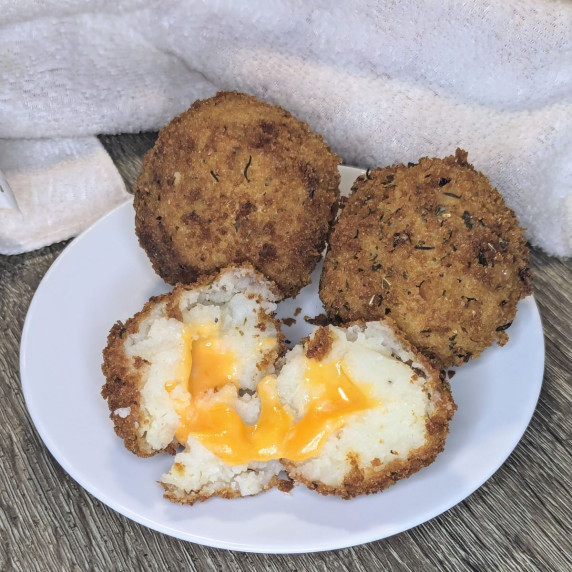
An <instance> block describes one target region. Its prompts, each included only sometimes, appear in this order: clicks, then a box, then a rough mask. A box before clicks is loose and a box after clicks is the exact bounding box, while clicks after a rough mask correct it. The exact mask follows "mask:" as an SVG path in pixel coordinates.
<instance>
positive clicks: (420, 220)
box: [320, 149, 532, 366]
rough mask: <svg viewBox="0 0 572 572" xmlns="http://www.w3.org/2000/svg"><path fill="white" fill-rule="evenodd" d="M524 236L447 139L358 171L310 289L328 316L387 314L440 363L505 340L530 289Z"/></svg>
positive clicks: (457, 360)
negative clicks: (401, 159) (438, 152)
mask: <svg viewBox="0 0 572 572" xmlns="http://www.w3.org/2000/svg"><path fill="white" fill-rule="evenodd" d="M528 257H529V252H528V246H527V244H526V240H525V238H524V236H523V231H522V229H521V228H520V226H519V224H518V221H517V219H516V217H515V215H514V213H513V211H512V210H511V209H509V208H508V207H507V206H506V205H505V204H504V201H503V199H502V197H501V195H500V193H499V192H498V191H497V190H496V189H494V188H493V187H491V185H490V183H489V181H488V179H487V178H486V177H485V175H483V174H482V173H480V172H478V171H476V170H475V169H474V167H473V166H472V165H470V164H469V163H468V162H467V153H466V152H465V151H462V150H461V149H457V151H456V153H455V155H454V156H450V157H447V158H445V159H429V158H426V157H425V158H423V159H420V160H419V163H418V164H412V163H410V164H409V165H407V166H406V165H393V166H391V167H385V168H380V169H376V170H373V171H368V172H367V174H365V175H363V176H360V177H359V178H358V179H357V180H356V182H355V183H354V185H353V187H352V193H351V195H350V197H349V198H348V200H347V203H346V204H345V205H344V206H343V210H342V211H341V213H340V215H339V217H338V220H337V222H336V224H335V227H334V230H333V232H332V235H331V239H330V245H329V251H328V253H327V255H326V259H325V263H324V271H323V273H322V276H321V282H320V298H321V299H322V301H323V303H324V306H325V308H326V311H327V312H328V315H329V316H330V317H331V318H333V319H336V320H341V321H351V320H374V319H378V318H380V317H383V316H386V315H388V314H389V315H390V316H391V317H392V318H393V320H394V321H395V322H396V323H397V325H398V326H399V328H401V329H402V330H403V332H404V333H405V335H406V336H407V338H408V339H409V341H410V342H411V343H412V344H413V345H415V346H416V347H418V348H419V349H420V350H421V351H423V352H424V353H425V354H426V355H428V356H430V357H431V358H433V359H436V360H437V361H438V362H440V364H441V365H443V366H451V365H460V364H462V363H464V362H466V361H468V360H469V359H470V358H472V357H476V356H478V355H479V354H480V353H481V352H482V351H483V350H484V349H485V348H487V347H488V346H489V345H491V344H492V343H493V342H494V341H497V342H498V343H499V345H503V344H504V343H506V341H507V339H508V336H507V334H506V331H505V330H506V329H507V328H508V327H509V326H510V325H511V323H512V321H513V319H514V317H515V314H516V306H517V302H518V301H519V300H520V299H521V298H523V297H525V296H526V295H528V294H530V293H531V291H532V287H531V272H530V270H529V267H528Z"/></svg>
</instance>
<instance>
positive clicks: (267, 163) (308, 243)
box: [134, 92, 340, 297]
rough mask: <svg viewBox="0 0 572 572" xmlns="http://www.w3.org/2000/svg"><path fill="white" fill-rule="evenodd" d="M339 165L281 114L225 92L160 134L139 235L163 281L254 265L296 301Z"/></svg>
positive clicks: (326, 217)
mask: <svg viewBox="0 0 572 572" xmlns="http://www.w3.org/2000/svg"><path fill="white" fill-rule="evenodd" d="M339 162H340V159H339V157H338V156H337V155H335V154H334V153H332V152H331V151H330V149H329V147H328V146H327V144H326V143H325V142H324V140H323V139H322V137H321V136H319V135H317V134H315V133H313V132H312V131H311V130H310V128H309V127H308V126H307V125H306V124H305V123H303V122H301V121H299V120H297V119H296V118H295V117H293V116H292V115H291V114H290V113H289V112H287V111H285V110H284V109H282V108H280V107H278V106H273V105H269V104H267V103H264V102H261V101H258V100H257V99H255V98H254V97H251V96H248V95H245V94H241V93H236V92H221V93H218V94H217V95H216V96H215V97H212V98H210V99H206V100H202V101H197V102H195V103H194V104H193V105H192V106H191V108H190V109H189V110H187V111H186V112H184V113H182V114H181V115H179V116H178V117H176V118H175V119H173V120H172V121H171V122H170V123H169V124H168V125H167V126H166V127H165V128H164V129H163V130H162V131H161V132H160V133H159V138H158V140H157V142H156V144H155V146H154V147H153V149H151V151H150V152H149V153H148V154H147V156H146V157H145V160H144V163H143V170H142V172H141V175H140V176H139V178H138V180H137V183H136V185H135V200H134V206H135V211H136V217H135V229H136V233H137V235H138V237H139V243H140V244H141V246H142V247H143V249H144V250H145V251H146V252H147V254H148V256H149V258H150V260H151V263H152V264H153V267H154V269H155V271H156V272H157V274H159V275H160V276H161V277H162V278H163V279H164V280H165V281H166V282H168V283H170V284H175V283H177V282H182V283H192V282H194V281H196V280H197V279H198V277H199V276H200V275H202V274H211V273H213V272H216V271H218V270H219V269H221V268H223V267H225V266H230V265H233V264H239V263H243V262H250V263H251V264H252V265H253V266H254V267H255V268H256V269H257V270H258V271H260V272H261V273H262V274H264V275H265V276H266V277H267V278H269V279H271V280H273V281H274V282H276V284H277V285H278V287H279V289H280V290H281V292H282V294H283V295H284V296H285V297H286V296H293V295H295V294H297V293H298V292H299V290H300V289H301V288H302V287H303V286H305V285H306V284H308V283H309V281H310V274H311V272H312V270H313V269H314V267H315V265H316V264H317V262H318V260H319V259H320V256H321V252H322V250H323V249H324V247H325V243H326V239H327V236H328V232H329V227H330V223H331V222H332V220H333V218H334V216H335V214H336V211H337V205H338V198H339V189H338V186H339V181H340V176H339V173H338V169H337V166H338V164H339Z"/></svg>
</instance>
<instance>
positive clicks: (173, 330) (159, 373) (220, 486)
mask: <svg viewBox="0 0 572 572" xmlns="http://www.w3.org/2000/svg"><path fill="white" fill-rule="evenodd" d="M277 298H278V292H277V290H276V289H275V287H274V285H273V284H271V283H269V282H267V281H266V280H265V279H264V278H263V277H262V276H261V275H260V274H258V273H256V272H255V271H254V270H253V269H252V268H247V267H244V268H236V269H227V270H223V271H222V272H221V273H220V275H218V276H215V277H203V278H201V280H200V281H199V282H198V283H197V284H194V285H193V286H192V287H191V286H182V285H178V286H176V287H175V289H174V290H173V291H172V292H171V293H169V294H164V295H162V296H158V297H155V298H152V299H151V300H150V301H149V302H148V303H147V304H146V305H145V306H144V308H143V309H142V311H141V312H139V313H138V314H136V315H135V316H134V317H133V318H131V319H129V320H127V322H126V323H125V324H122V323H121V322H118V323H117V324H116V325H115V326H114V327H113V328H112V330H111V332H110V334H109V337H108V344H107V347H106V348H105V350H104V352H103V358H104V362H103V366H102V369H103V373H104V375H105V377H106V383H105V385H104V386H103V390H102V395H103V397H104V398H105V399H106V400H107V403H108V406H109V409H110V411H111V414H110V417H111V419H112V421H113V423H114V427H115V431H116V433H117V434H118V435H119V437H121V438H122V439H123V440H124V443H125V446H126V447H127V449H129V450H130V451H132V452H133V453H135V454H136V455H138V456H141V457H149V456H151V455H154V454H156V453H159V452H165V451H166V452H169V453H172V454H174V453H176V452H177V449H178V448H180V447H183V448H184V449H183V450H182V451H181V452H179V453H177V455H176V457H175V460H174V463H173V467H172V468H171V470H170V471H169V472H168V473H167V474H165V475H163V477H162V479H161V483H162V485H163V487H164V489H165V496H166V497H167V498H169V499H170V500H173V501H176V502H180V503H186V504H193V503H194V502H196V501H199V500H205V499H207V498H209V497H210V496H212V495H217V496H222V497H225V498H232V497H237V496H246V495H252V494H257V493H258V492H261V491H263V490H266V489H268V488H272V487H274V486H279V485H280V480H279V479H278V476H277V475H278V473H279V472H280V471H281V470H282V467H281V465H280V462H279V461H278V460H275V461H270V462H267V463H256V462H253V463H245V464H241V465H234V466H229V465H228V464H226V463H225V462H224V461H222V460H221V459H219V458H217V457H216V456H215V455H214V454H213V453H212V452H211V451H209V450H207V449H206V448H205V447H203V446H202V445H201V443H200V442H199V441H198V440H197V439H196V438H195V437H193V436H189V437H188V438H187V436H186V435H185V432H184V423H185V421H184V420H185V418H186V415H187V406H188V405H189V404H191V402H193V401H194V402H198V400H205V399H206V400H208V399H213V398H214V396H215V395H218V394H219V393H221V392H222V391H226V393H227V394H228V395H227V397H228V399H229V401H230V402H232V403H233V406H234V408H235V409H236V410H237V411H239V412H240V414H241V415H242V416H243V417H244V418H245V419H246V420H247V421H248V422H250V423H252V422H254V420H255V419H256V417H257V415H258V412H259V404H258V403H257V402H256V400H253V399H252V396H251V394H250V393H248V391H249V390H254V389H255V388H256V385H257V383H258V382H259V381H260V379H261V378H262V377H263V376H264V375H266V374H268V373H272V372H274V364H275V362H276V360H277V358H278V357H279V356H280V355H281V354H282V353H283V351H284V349H285V348H284V345H283V341H282V335H281V333H280V329H279V323H278V322H277V321H276V320H275V319H274V317H273V312H274V310H275V307H276V304H275V301H276V299H277ZM219 379H223V380H224V383H225V385H226V384H227V382H228V386H226V387H219V386H218V385H216V382H218V380H219ZM243 392H244V394H243Z"/></svg>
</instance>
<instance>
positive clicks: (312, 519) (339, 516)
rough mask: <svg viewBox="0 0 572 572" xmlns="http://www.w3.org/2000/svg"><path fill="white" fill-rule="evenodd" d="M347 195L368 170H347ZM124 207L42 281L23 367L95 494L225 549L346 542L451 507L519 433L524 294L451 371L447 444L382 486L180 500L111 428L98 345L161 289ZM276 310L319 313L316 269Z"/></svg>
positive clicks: (530, 381)
mask: <svg viewBox="0 0 572 572" xmlns="http://www.w3.org/2000/svg"><path fill="white" fill-rule="evenodd" d="M341 172H342V190H343V191H344V192H346V193H347V192H348V190H349V187H350V186H351V183H352V182H353V180H354V179H355V177H356V176H357V175H358V174H360V173H361V172H362V171H359V170H357V169H352V168H348V167H342V168H341ZM133 219H134V215H133V207H132V205H131V204H130V203H127V204H124V205H122V206H121V207H119V208H118V209H116V210H115V211H113V212H112V213H110V214H109V215H107V216H106V217H104V218H103V219H101V220H100V221H99V222H97V223H96V224H95V225H94V226H93V227H91V228H90V229H89V230H88V231H86V232H85V233H84V234H83V235H82V236H80V237H79V238H77V239H76V240H74V241H73V242H72V243H71V244H70V245H69V246H68V248H66V250H65V251H64V252H63V253H62V254H61V255H60V257H59V258H58V259H57V260H56V262H55V263H54V264H53V266H52V267H51V268H50V270H49V271H48V272H47V274H46V276H45V277H44V279H43V280H42V283H41V284H40V286H39V288H38V290H37V292H36V294H35V296H34V299H33V300H32V303H31V305H30V309H29V311H28V316H27V318H26V323H25V325H24V331H23V334H22V343H21V353H20V368H21V378H22V387H23V391H24V396H25V399H26V403H27V406H28V410H29V412H30V415H31V417H32V419H33V421H34V423H35V425H36V428H37V430H38V432H39V434H40V436H41V437H42V439H43V440H44V442H45V444H46V446H47V447H48V449H49V450H50V451H51V453H52V454H53V455H54V457H55V458H56V459H57V461H58V462H59V463H60V464H61V465H62V467H63V468H64V469H65V470H66V471H67V472H68V473H69V474H70V475H71V476H72V477H73V478H74V479H75V480H76V481H77V482H78V483H79V484H80V485H81V486H82V487H84V488H85V489H86V490H87V491H89V492H90V493H91V494H93V495H94V496H95V497H97V498H98V499H99V500H101V501H102V502H104V503H105V504H107V505H108V506H110V507H111V508H113V509H115V510H116V511H118V512H120V513H121V514H123V515H125V516H127V517H128V518H131V519H133V520H135V521H137V522H139V523H141V524H144V525H146V526H148V527H150V528H153V529H155V530H158V531H160V532H163V533H165V534H169V535H172V536H175V537H177V538H181V539H184V540H189V541H192V542H196V543H200V544H205V545H209V546H217V547H221V548H228V549H233V550H244V551H251V552H267V553H286V552H311V551H317V550H328V549H335V548H343V547H346V546H353V545H356V544H360V543H364V542H369V541H372V540H377V539H381V538H385V537H387V536H390V535H392V534H396V533H398V532H402V531H404V530H407V529H409V528H411V527H413V526H416V525H418V524H420V523H422V522H425V521H427V520H429V519H431V518H433V517H435V516H437V515H438V514H440V513H442V512H443V511H445V510H447V509H449V508H450V507H452V506H454V505H455V504H457V503H458V502H460V501H461V500H463V499H464V498H466V497H467V496H468V495H469V494H471V493H472V492H473V491H474V490H475V489H477V488H478V487H479V486H480V485H481V484H482V483H484V482H485V481H486V480H487V479H488V478H489V477H490V476H491V475H492V474H493V473H494V472H495V471H496V470H497V469H498V468H499V467H500V465H501V464H502V463H503V462H504V461H505V459H506V458H507V457H508V455H509V454H510V453H511V451H512V450H513V449H514V447H515V446H516V444H517V443H518V441H519V440H520V438H521V436H522V434H523V433H524V431H525V429H526V427H527V425H528V423H529V421H530V418H531V416H532V413H533V411H534V408H535V406H536V402H537V399H538V395H539V392H540V387H541V384H542V375H543V369H544V340H543V336H542V326H541V322H540V316H539V314H538V309H537V307H536V304H535V302H534V299H533V298H532V297H528V298H527V299H525V300H523V301H521V303H520V305H519V308H518V314H517V318H516V320H515V321H514V324H513V325H512V326H511V328H510V329H509V331H508V333H509V336H510V341H509V342H508V344H507V345H506V346H505V347H503V348H499V347H492V348H489V349H488V350H487V351H486V352H485V353H484V354H483V355H482V356H481V357H480V358H478V359H476V360H474V361H472V362H470V363H469V364H467V365H465V366H463V367H461V368H459V369H458V372H457V374H456V375H455V377H454V378H453V379H452V381H451V383H452V387H453V394H454V398H455V401H456V402H457V404H458V411H457V413H456V415H455V418H454V420H453V422H452V424H451V432H450V435H449V437H448V439H447V446H446V450H445V452H444V453H442V454H441V455H439V457H438V458H437V460H436V461H435V463H433V464H432V465H431V466H430V467H427V468H425V469H423V470H421V471H420V472H419V473H417V474H415V475H414V476H412V477H411V478H409V479H406V480H404V481H400V482H399V483H397V484H396V485H395V486H393V487H391V488H390V489H388V490H386V491H384V492H382V493H379V494H376V495H370V496H365V497H361V498H356V499H354V500H351V501H344V500H341V499H338V498H334V497H324V496H321V495H319V494H317V493H315V492H311V491H309V490H306V489H305V488H304V487H296V488H295V489H294V490H293V491H292V493H291V494H284V493H281V492H279V491H276V490H274V491H270V492H268V493H266V494H262V495H259V496H256V497H252V498H243V499H236V500H232V501H228V500H223V499H211V500H209V501H207V502H204V503H199V504H197V505H195V506H192V507H189V506H180V505H176V504H173V503H171V502H169V501H167V500H164V499H163V497H162V488H161V487H160V486H159V485H158V484H157V480H158V478H159V477H160V475H161V474H162V473H163V472H165V471H167V470H168V468H169V467H170V464H171V462H172V457H170V456H169V455H158V456H155V457H153V458H150V459H141V458H138V457H136V456H135V455H133V454H131V453H130V452H129V451H127V450H126V449H125V448H124V446H123V442H122V441H121V440H120V439H119V438H118V437H116V435H115V433H114V432H113V428H112V423H111V421H110V419H109V416H108V415H109V414H108V409H107V404H106V403H105V402H104V400H103V399H102V398H101V396H100V389H101V386H102V384H103V382H104V379H103V375H102V373H101V361H102V358H101V352H102V349H103V347H104V346H105V345H106V337H107V333H108V331H109V329H110V328H111V326H112V325H113V324H114V322H116V321H117V320H122V321H125V320H126V319H127V318H129V317H130V316H132V315H133V314H134V313H135V312H137V311H138V310H139V309H140V308H141V307H142V306H143V304H144V303H145V302H146V301H147V300H148V298H149V297H150V296H152V295H155V294H159V293H161V292H164V291H167V290H168V289H169V288H168V287H167V286H166V285H165V284H164V283H163V282H162V281H161V279H160V278H158V277H157V276H156V275H155V273H154V272H153V270H152V268H151V265H150V263H149V261H148V259H147V256H146V255H145V253H144V252H143V251H142V250H141V249H140V248H139V246H138V243H137V239H136V237H135V233H134V229H133ZM318 272H319V270H317V271H316V272H315V273H314V280H313V286H309V287H307V288H305V289H304V290H303V291H302V293H301V294H299V295H298V297H297V298H296V299H293V300H287V301H285V302H283V303H282V305H281V308H280V312H279V315H280V316H287V315H291V313H293V312H294V310H295V309H296V308H298V307H300V308H302V311H301V312H300V314H299V316H298V318H297V323H296V324H295V325H294V326H292V327H291V328H287V332H286V337H287V338H289V339H291V340H292V341H293V342H295V341H296V340H297V339H298V338H299V337H300V336H301V335H305V334H306V333H307V332H308V325H307V324H306V323H305V322H304V321H303V319H302V318H303V316H304V315H309V316H314V315H316V314H319V313H321V312H322V308H321V304H320V302H319V299H318V298H317V294H316V290H317V277H318V276H319V274H318Z"/></svg>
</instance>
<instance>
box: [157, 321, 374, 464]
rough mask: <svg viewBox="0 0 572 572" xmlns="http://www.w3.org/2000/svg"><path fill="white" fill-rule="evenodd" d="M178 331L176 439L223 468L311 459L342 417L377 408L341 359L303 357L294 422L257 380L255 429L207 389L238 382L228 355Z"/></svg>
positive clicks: (268, 385) (271, 379) (267, 383)
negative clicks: (304, 394)
mask: <svg viewBox="0 0 572 572" xmlns="http://www.w3.org/2000/svg"><path fill="white" fill-rule="evenodd" d="M208 334H210V335H207V336H206V337H202V336H200V335H199V336H197V335H196V333H194V332H192V331H191V330H185V333H184V334H183V339H184V345H185V350H184V357H183V359H182V361H181V363H180V366H179V370H178V373H177V376H176V377H177V381H176V382H168V384H166V388H167V390H169V391H173V388H174V387H175V386H177V385H180V384H181V382H183V383H184V382H185V380H186V387H185V390H184V391H183V392H182V393H183V395H184V398H183V399H178V400H177V401H176V408H177V413H178V414H179V418H180V424H179V427H178V429H177V432H176V437H177V439H178V440H179V441H180V442H181V443H184V442H186V440H187V439H188V437H189V436H193V437H195V438H197V439H198V440H199V441H200V442H201V443H202V445H203V446H205V447H206V448H207V449H209V450H210V451H212V452H213V453H214V454H215V455H217V456H218V457H219V458H221V459H222V460H223V461H224V462H225V463H227V464H229V465H242V464H246V463H249V462H251V461H269V460H271V459H280V458H285V459H289V460H291V461H303V460H305V459H308V458H310V457H313V456H314V455H316V454H318V453H319V451H320V450H321V448H322V447H323V445H324V443H325V442H326V440H327V439H328V437H329V436H330V435H331V434H332V433H334V432H335V431H337V430H338V429H340V428H341V427H342V426H343V425H344V423H345V421H346V419H347V418H348V416H350V415H352V414H354V413H358V412H360V411H364V410H367V409H370V408H373V407H377V406H378V405H379V402H378V401H377V400H375V399H373V398H371V397H370V396H369V395H368V394H367V392H366V391H364V389H363V388H362V387H360V386H359V384H356V383H354V382H353V381H352V379H351V378H350V376H349V375H348V374H347V371H346V368H345V364H344V361H343V360H338V361H331V362H318V361H315V360H312V359H308V360H307V363H306V367H305V372H304V383H305V384H306V388H307V390H308V402H307V407H306V412H305V414H304V416H303V417H302V418H301V419H300V420H299V421H298V422H295V420H294V418H293V417H292V415H291V414H290V413H289V412H288V411H287V410H286V409H285V408H284V406H283V405H282V404H281V402H280V399H279V396H278V392H277V390H276V385H277V379H276V377H275V376H273V375H268V376H266V377H264V378H263V379H262V380H261V381H260V382H259V384H258V387H257V392H258V395H259V397H260V404H261V408H260V415H259V417H258V420H257V421H256V423H255V424H254V425H246V424H245V423H244V421H243V420H242V418H241V417H240V416H239V415H238V413H237V412H236V411H235V409H234V408H233V407H232V404H230V403H228V400H226V399H224V398H221V399H217V398H216V395H213V393H212V392H210V394H209V395H206V392H207V391H208V390H210V389H217V390H218V389H221V388H222V387H224V386H225V385H227V384H228V383H234V384H237V378H236V367H235V363H236V361H235V356H234V355H233V354H232V353H231V352H228V351H223V350H221V349H220V347H219V344H218V338H217V336H216V335H213V334H214V333H213V332H209V333H208Z"/></svg>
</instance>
